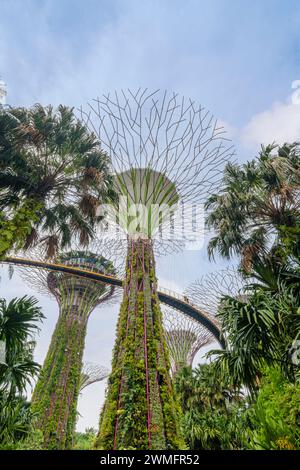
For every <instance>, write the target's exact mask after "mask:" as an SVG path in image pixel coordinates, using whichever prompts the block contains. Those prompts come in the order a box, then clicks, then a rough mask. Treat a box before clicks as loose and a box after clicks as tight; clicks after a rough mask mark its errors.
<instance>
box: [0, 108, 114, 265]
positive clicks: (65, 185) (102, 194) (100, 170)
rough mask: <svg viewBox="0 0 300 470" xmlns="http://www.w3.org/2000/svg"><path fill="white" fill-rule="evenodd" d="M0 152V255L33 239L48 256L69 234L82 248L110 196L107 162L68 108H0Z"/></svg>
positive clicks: (89, 134) (27, 244) (62, 246)
mask: <svg viewBox="0 0 300 470" xmlns="http://www.w3.org/2000/svg"><path fill="white" fill-rule="evenodd" d="M0 153H1V162H0V211H1V212H0V227H1V237H0V256H3V255H5V254H7V253H8V252H9V251H10V250H11V249H13V248H19V247H20V245H21V246H22V247H24V248H28V247H30V246H31V245H33V244H35V243H37V242H39V241H41V242H42V243H43V244H44V246H45V249H46V253H47V256H49V257H53V256H54V255H55V254H56V252H57V249H58V248H59V247H61V248H65V247H67V246H69V245H70V243H71V240H72V238H73V237H78V238H79V241H80V243H82V244H87V243H88V241H89V240H90V239H91V237H92V236H93V227H94V223H95V222H96V221H97V220H98V215H97V208H98V207H99V204H101V202H103V201H106V200H108V199H110V198H113V197H114V192H113V190H112V187H113V185H112V179H111V176H110V172H109V159H108V157H107V155H106V154H105V153H104V152H103V151H102V150H101V148H100V142H99V141H98V140H97V139H96V137H95V135H94V134H92V133H90V132H89V131H88V129H87V127H86V126H85V125H84V124H83V123H82V122H80V121H79V120H78V119H77V118H76V117H75V115H74V112H73V108H68V107H65V106H62V105H60V106H59V107H58V109H57V111H54V110H53V108H52V107H51V106H48V107H46V108H44V107H42V106H41V105H39V104H38V105H35V106H34V107H32V108H31V109H25V108H1V110H0Z"/></svg>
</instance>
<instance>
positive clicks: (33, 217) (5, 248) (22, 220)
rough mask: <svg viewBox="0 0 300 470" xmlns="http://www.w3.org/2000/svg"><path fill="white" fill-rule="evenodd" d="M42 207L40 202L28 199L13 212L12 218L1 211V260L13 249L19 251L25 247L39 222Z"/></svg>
mask: <svg viewBox="0 0 300 470" xmlns="http://www.w3.org/2000/svg"><path fill="white" fill-rule="evenodd" d="M41 207H42V205H41V203H39V202H38V201H35V200H33V199H28V200H25V201H24V202H23V204H22V205H21V206H20V207H17V208H16V209H15V210H14V211H13V212H12V215H11V217H10V216H6V215H5V212H3V211H0V259H1V258H3V257H5V255H7V254H8V253H9V252H10V251H11V250H12V249H14V250H18V249H20V248H22V247H23V246H24V244H25V241H26V239H27V237H28V236H29V235H30V233H31V230H32V225H34V224H35V223H36V222H38V220H39V216H38V214H39V212H40V209H41Z"/></svg>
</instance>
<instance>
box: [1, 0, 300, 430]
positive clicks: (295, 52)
mask: <svg viewBox="0 0 300 470" xmlns="http://www.w3.org/2000/svg"><path fill="white" fill-rule="evenodd" d="M0 75H1V76H2V77H3V78H4V79H5V81H6V82H7V85H8V100H7V101H8V103H10V104H12V105H24V106H30V105H32V104H34V103H36V102H41V103H43V104H45V105H46V104H49V103H51V104H53V105H57V104H59V103H64V104H68V105H73V106H75V107H77V106H80V105H84V104H85V103H86V102H87V101H89V100H91V99H92V98H94V97H96V96H97V95H100V94H102V93H104V92H106V91H110V90H113V89H119V88H127V87H129V88H136V87H138V86H142V87H148V88H150V89H151V88H152V89H156V88H165V89H168V90H174V91H177V92H179V93H181V94H184V95H185V96H188V97H192V98H193V99H195V100H197V101H198V102H201V103H202V105H204V106H205V107H207V108H208V109H209V110H210V111H211V112H212V113H213V114H214V115H215V116H216V117H218V118H219V119H220V120H221V121H222V122H223V123H224V125H225V128H227V129H228V132H229V135H230V136H231V137H232V139H233V142H234V144H235V146H236V149H237V155H238V158H239V159H240V160H245V159H246V158H251V157H252V156H254V155H255V154H256V153H257V151H258V149H259V145H260V143H262V142H265V143H270V142H272V141H273V140H278V141H279V142H283V141H285V140H297V139H299V136H300V106H299V105H297V104H295V103H293V100H292V93H293V90H292V88H291V85H292V82H293V81H294V80H297V79H300V3H299V1H298V0H288V1H284V0H264V1H261V0H252V1H251V2H250V1H247V0H210V1H203V0H185V1H182V0H159V1H154V0H144V1H138V0H84V1H83V0H0ZM224 264H225V263H224V262H223V261H222V262H221V261H220V260H218V266H217V265H216V264H212V263H209V261H208V260H207V256H206V252H205V250H201V251H199V252H198V253H194V252H185V253H183V254H178V255H174V256H173V257H168V258H166V259H164V260H161V261H159V262H158V270H159V276H160V280H161V283H162V284H164V285H169V286H173V287H174V289H177V290H182V289H183V288H184V287H185V286H186V285H188V284H189V283H190V282H192V281H193V280H194V279H196V278H197V277H199V276H200V275H201V274H203V273H205V272H207V271H213V270H215V269H217V268H218V267H219V266H220V265H224ZM27 291H28V288H27V287H24V286H23V285H22V283H21V281H20V279H19V277H18V275H17V274H16V275H15V277H14V278H13V280H12V281H10V282H8V281H7V278H6V275H5V272H4V274H3V279H2V282H1V284H0V295H2V296H6V297H12V296H15V295H23V294H24V293H26V292H27ZM30 293H31V294H33V293H34V292H33V291H30ZM39 298H40V300H41V303H42V305H43V307H44V309H45V312H51V313H50V314H49V315H47V317H48V318H47V320H46V322H45V325H44V327H43V330H42V332H41V337H40V340H39V343H38V348H37V358H38V359H39V360H40V361H42V360H43V357H44V355H45V353H46V351H47V347H48V343H49V341H50V335H51V332H52V330H53V327H54V324H55V321H56V317H57V307H56V305H55V302H51V301H49V300H48V299H45V298H43V297H40V296H39ZM117 310H118V309H117V307H116V306H115V307H110V308H107V309H103V310H101V311H100V310H98V311H97V312H95V313H94V315H92V317H91V321H90V328H89V331H88V337H87V347H86V353H85V355H86V359H87V360H91V361H94V362H100V363H103V364H106V365H108V364H109V355H110V350H111V346H112V343H113V338H114V322H115V319H116V316H117ZM103 318H105V321H103ZM101 387H102V388H101ZM103 392H104V385H103V384H102V385H99V384H98V385H97V384H96V385H94V386H91V387H90V389H87V391H86V392H85V394H84V396H83V397H82V399H81V401H80V407H79V411H80V412H81V414H82V415H83V417H82V418H81V419H80V420H79V429H83V428H84V427H85V426H88V425H93V426H96V425H97V420H98V413H99V407H100V403H101V401H103Z"/></svg>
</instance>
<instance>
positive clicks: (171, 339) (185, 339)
mask: <svg viewBox="0 0 300 470" xmlns="http://www.w3.org/2000/svg"><path fill="white" fill-rule="evenodd" d="M161 308H162V313H163V324H164V330H165V337H166V341H167V346H168V350H169V355H170V360H171V367H172V373H173V374H176V373H177V372H178V370H179V369H181V368H182V367H187V366H192V365H193V360H194V358H195V355H196V354H197V352H198V351H199V350H200V349H201V348H202V347H203V346H205V345H207V344H209V343H210V342H212V341H213V340H214V337H213V335H212V334H211V333H210V332H209V331H208V330H207V329H206V328H205V327H204V326H203V325H201V324H200V323H199V322H197V321H195V320H193V319H191V318H189V317H188V316H186V315H184V314H183V313H181V312H178V311H177V310H174V309H172V308H170V307H166V306H162V307H161Z"/></svg>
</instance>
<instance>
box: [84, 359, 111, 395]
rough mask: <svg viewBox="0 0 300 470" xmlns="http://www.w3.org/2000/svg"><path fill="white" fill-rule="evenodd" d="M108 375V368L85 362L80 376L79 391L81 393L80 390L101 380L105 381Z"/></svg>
mask: <svg viewBox="0 0 300 470" xmlns="http://www.w3.org/2000/svg"><path fill="white" fill-rule="evenodd" d="M109 374H110V370H109V368H108V367H105V366H100V365H99V364H93V363H91V362H85V363H84V364H83V367H82V371H81V375H80V387H79V391H80V392H82V390H84V389H85V388H86V387H88V386H89V385H92V384H93V383H96V382H102V380H105V379H107V377H108V376H109Z"/></svg>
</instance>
